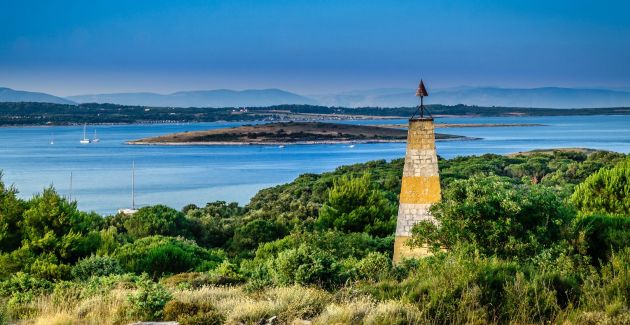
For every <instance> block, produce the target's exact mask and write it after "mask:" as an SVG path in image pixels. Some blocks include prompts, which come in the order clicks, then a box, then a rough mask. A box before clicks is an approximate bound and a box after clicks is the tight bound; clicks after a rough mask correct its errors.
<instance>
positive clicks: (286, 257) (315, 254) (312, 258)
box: [268, 245, 345, 287]
mask: <svg viewBox="0 0 630 325" xmlns="http://www.w3.org/2000/svg"><path fill="white" fill-rule="evenodd" d="M268 268H269V271H270V274H271V277H272V278H273V280H274V282H276V283H278V284H281V285H291V284H301V285H306V284H316V285H320V286H323V287H330V286H332V285H335V284H339V283H341V282H343V281H344V280H345V279H342V278H340V267H339V265H338V264H337V263H336V262H335V258H333V256H332V255H330V254H329V253H327V252H325V251H323V250H321V249H318V248H314V247H311V246H307V245H300V246H299V247H298V248H294V249H288V250H285V251H283V252H280V253H279V254H278V256H277V257H276V258H275V259H273V260H270V261H269V262H268Z"/></svg>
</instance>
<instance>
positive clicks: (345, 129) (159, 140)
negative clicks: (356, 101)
mask: <svg viewBox="0 0 630 325" xmlns="http://www.w3.org/2000/svg"><path fill="white" fill-rule="evenodd" d="M435 137H436V139H437V140H438V141H440V140H473V138H468V137H463V136H458V135H450V134H436V135H435ZM406 139H407V131H406V130H402V129H393V128H383V127H378V126H368V125H351V124H341V123H322V122H282V123H267V124H257V125H243V126H239V127H233V128H225V129H215V130H205V131H195V132H182V133H173V134H168V135H163V136H158V137H151V138H144V139H139V140H134V141H129V142H127V143H128V144H144V145H146V144H152V145H227V144H265V145H284V144H327V143H330V144H334V143H374V142H405V141H406Z"/></svg>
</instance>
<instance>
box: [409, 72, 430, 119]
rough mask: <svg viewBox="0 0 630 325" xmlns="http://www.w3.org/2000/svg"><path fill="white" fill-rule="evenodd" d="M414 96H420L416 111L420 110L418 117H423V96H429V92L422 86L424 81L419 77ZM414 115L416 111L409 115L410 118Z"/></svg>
mask: <svg viewBox="0 0 630 325" xmlns="http://www.w3.org/2000/svg"><path fill="white" fill-rule="evenodd" d="M416 96H418V97H420V106H418V110H417V111H416V112H418V111H420V118H424V96H429V93H428V92H427V88H425V87H424V82H423V81H422V79H420V84H419V85H418V90H416ZM415 115H416V113H413V116H411V118H413V117H414V116H415Z"/></svg>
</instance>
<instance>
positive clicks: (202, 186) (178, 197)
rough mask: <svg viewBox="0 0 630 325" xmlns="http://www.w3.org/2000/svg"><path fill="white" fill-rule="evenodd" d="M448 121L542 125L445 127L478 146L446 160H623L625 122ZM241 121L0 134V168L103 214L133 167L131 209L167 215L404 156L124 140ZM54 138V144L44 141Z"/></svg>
mask: <svg viewBox="0 0 630 325" xmlns="http://www.w3.org/2000/svg"><path fill="white" fill-rule="evenodd" d="M406 122H407V121H406V120H403V119H401V120H378V121H346V122H344V123H353V124H368V123H369V124H391V123H406ZM437 122H447V123H541V124H545V125H546V126H539V127H493V128H449V129H438V132H442V133H450V134H458V135H465V136H471V137H480V138H483V140H478V141H448V142H438V143H437V148H438V154H439V155H441V156H442V157H445V158H451V157H455V156H462V155H478V154H484V153H499V154H503V153H511V152H517V151H524V150H531V149H544V148H560V147H587V148H595V149H605V150H613V151H618V152H624V153H628V152H630V116H572V117H509V118H499V117H497V118H441V119H437ZM240 124H241V123H222V122H219V123H196V124H161V125H116V126H88V134H89V135H92V134H93V132H94V129H96V130H97V132H98V137H99V138H100V139H101V141H100V143H97V144H89V145H81V144H79V139H80V138H81V137H82V135H83V134H82V133H83V128H82V127H81V126H68V127H27V128H0V169H1V170H3V173H4V176H3V180H4V182H5V183H8V184H15V185H16V186H17V188H18V189H19V190H20V195H21V196H22V197H25V198H26V197H30V196H32V195H33V194H34V193H38V192H40V191H41V190H42V189H43V188H44V187H46V186H49V185H54V186H55V188H57V190H58V191H59V192H60V193H62V194H64V195H68V194H69V187H70V173H71V172H72V174H73V198H74V199H76V200H77V201H78V204H79V207H80V208H81V209H83V210H94V211H96V212H98V213H101V214H109V213H113V212H115V211H116V210H117V209H118V208H123V207H129V206H130V205H131V198H130V197H131V164H132V161H135V164H136V202H137V204H138V205H140V206H142V205H151V204H157V203H164V204H167V205H169V206H172V207H175V208H181V207H182V206H184V205H185V204H188V203H195V204H198V205H203V204H205V203H206V202H209V201H215V200H225V201H237V202H240V203H242V204H244V203H247V202H248V201H249V199H250V198H251V197H252V196H253V195H254V194H255V193H256V192H257V191H258V190H260V189H262V188H265V187H269V186H273V185H277V184H282V183H286V182H289V181H291V180H293V179H294V178H295V177H297V176H298V175H299V174H302V173H320V172H324V171H330V170H333V169H335V168H336V167H338V166H341V165H347V164H353V163H358V162H365V161H369V160H374V159H387V160H390V159H393V158H399V157H402V156H403V155H404V152H405V144H403V143H396V144H357V145H356V146H354V147H353V148H351V147H349V146H348V145H289V146H286V147H284V148H279V147H277V146H171V147H169V146H164V147H160V146H129V145H125V144H124V142H125V141H126V140H132V139H138V138H143V137H149V136H155V135H160V134H166V133H171V132H182V131H193V130H204V129H212V128H221V127H229V126H237V125H240ZM53 139H54V144H53V145H51V144H50V141H51V140H53Z"/></svg>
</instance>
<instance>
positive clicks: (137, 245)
mask: <svg viewBox="0 0 630 325" xmlns="http://www.w3.org/2000/svg"><path fill="white" fill-rule="evenodd" d="M114 257H115V258H116V259H118V260H119V261H120V264H121V265H122V266H123V268H124V269H125V270H127V271H129V272H135V273H138V274H139V273H143V272H148V273H150V274H152V275H154V276H161V275H163V274H172V273H179V272H187V271H191V270H194V269H202V270H210V269H213V268H215V267H216V266H217V265H219V263H221V261H222V260H223V254H222V252H218V251H209V250H207V249H205V248H202V247H199V246H197V244H195V242H194V241H190V240H186V239H182V238H175V237H164V236H152V237H145V238H142V239H138V240H136V241H135V242H133V243H129V244H126V245H124V246H122V247H120V248H118V249H117V250H116V252H115V253H114Z"/></svg>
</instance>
